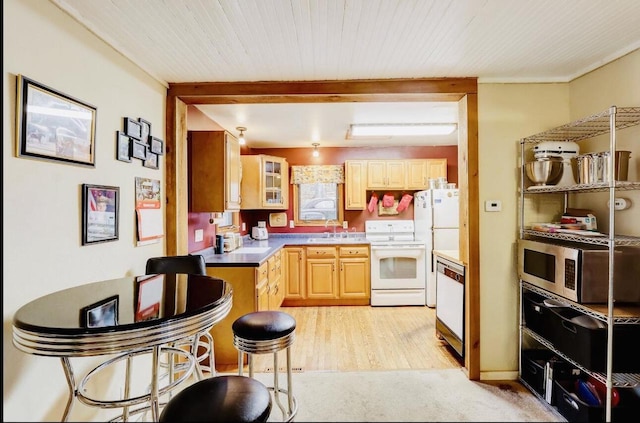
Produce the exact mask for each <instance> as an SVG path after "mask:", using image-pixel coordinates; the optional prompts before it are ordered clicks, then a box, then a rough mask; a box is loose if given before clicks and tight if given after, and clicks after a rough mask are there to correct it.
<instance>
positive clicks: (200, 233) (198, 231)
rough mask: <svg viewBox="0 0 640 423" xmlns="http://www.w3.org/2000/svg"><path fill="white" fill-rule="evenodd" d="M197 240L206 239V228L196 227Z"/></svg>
mask: <svg viewBox="0 0 640 423" xmlns="http://www.w3.org/2000/svg"><path fill="white" fill-rule="evenodd" d="M194 237H195V239H194V241H195V242H201V241H202V240H203V239H204V230H203V229H196V233H195V236H194Z"/></svg>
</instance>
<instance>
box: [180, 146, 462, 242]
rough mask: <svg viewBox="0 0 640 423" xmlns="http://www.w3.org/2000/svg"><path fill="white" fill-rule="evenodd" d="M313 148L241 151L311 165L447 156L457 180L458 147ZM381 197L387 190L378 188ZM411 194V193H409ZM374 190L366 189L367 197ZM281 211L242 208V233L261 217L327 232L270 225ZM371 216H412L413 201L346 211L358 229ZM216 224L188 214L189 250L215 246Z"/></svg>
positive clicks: (452, 177) (451, 174)
mask: <svg viewBox="0 0 640 423" xmlns="http://www.w3.org/2000/svg"><path fill="white" fill-rule="evenodd" d="M311 152H312V148H269V149H250V148H247V147H243V149H242V151H241V153H242V154H268V155H271V156H277V157H284V158H286V159H287V162H288V163H289V165H290V166H293V165H312V164H318V165H323V164H344V162H345V160H350V159H351V160H356V159H409V158H412V159H429V158H434V159H442V158H446V159H447V175H448V180H449V182H455V183H456V184H457V183H458V147H457V146H439V147H380V148H374V147H366V148H362V147H360V148H353V147H329V148H320V157H312V156H311ZM376 193H377V194H378V196H379V197H380V198H382V195H383V194H384V193H385V192H384V191H376ZM392 193H393V194H394V196H395V197H396V199H399V198H400V197H401V196H402V194H404V191H393V192H392ZM407 193H409V194H411V193H412V192H411V191H410V192H407ZM370 196H371V192H367V200H368V199H369V198H370ZM289 199H290V201H289V209H288V210H286V211H285V212H286V214H287V220H293V202H292V199H293V188H292V187H291V185H289ZM273 212H281V211H280V210H242V211H240V222H244V223H246V229H247V230H246V231H244V232H243V235H244V234H246V233H248V232H249V231H251V227H252V226H256V225H257V222H258V221H259V220H264V221H266V222H267V228H268V230H269V232H270V233H282V232H287V233H293V232H324V231H326V228H325V227H324V226H321V227H317V226H316V227H314V226H300V227H296V228H292V229H290V228H288V227H285V228H271V227H270V226H269V224H268V222H269V214H270V213H273ZM370 219H390V220H391V219H413V202H412V203H411V205H410V206H409V208H408V209H407V210H405V211H403V212H401V213H400V214H397V215H393V216H378V214H377V212H373V213H369V211H368V210H364V211H363V210H344V220H346V221H348V222H349V228H352V227H355V228H356V231H357V232H363V231H364V222H365V221H366V220H370ZM196 229H203V230H204V240H203V241H202V242H197V243H196V242H195V241H194V236H195V230H196ZM214 239H215V225H211V224H209V213H189V251H190V252H193V251H197V250H201V249H204V248H207V247H211V246H213V245H214V243H215V242H214Z"/></svg>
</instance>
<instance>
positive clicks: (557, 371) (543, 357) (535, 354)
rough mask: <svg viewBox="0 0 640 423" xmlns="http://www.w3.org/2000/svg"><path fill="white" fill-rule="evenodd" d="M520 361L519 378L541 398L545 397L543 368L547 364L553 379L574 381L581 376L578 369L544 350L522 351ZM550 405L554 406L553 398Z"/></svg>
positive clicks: (549, 351)
mask: <svg viewBox="0 0 640 423" xmlns="http://www.w3.org/2000/svg"><path fill="white" fill-rule="evenodd" d="M521 359H522V362H521V365H520V369H521V370H520V376H521V378H522V379H523V380H524V381H525V382H526V383H527V384H528V385H529V386H530V387H531V388H533V389H534V390H535V391H536V392H537V393H538V394H539V395H540V396H541V397H543V398H544V396H545V385H546V379H545V376H546V375H545V367H546V365H547V363H550V365H551V367H552V368H553V378H554V379H563V380H564V379H571V378H573V379H575V378H577V377H578V376H580V374H581V372H580V370H579V369H578V368H576V367H574V366H573V365H572V364H570V363H569V362H567V361H565V360H563V359H562V358H560V357H559V356H558V355H556V354H555V353H554V352H553V351H551V350H548V349H545V348H543V349H528V350H522V354H521ZM551 404H552V405H553V404H554V397H553V396H552V398H551Z"/></svg>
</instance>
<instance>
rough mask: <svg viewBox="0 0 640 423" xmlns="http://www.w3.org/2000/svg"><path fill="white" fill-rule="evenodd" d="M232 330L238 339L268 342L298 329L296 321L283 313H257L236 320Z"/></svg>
mask: <svg viewBox="0 0 640 423" xmlns="http://www.w3.org/2000/svg"><path fill="white" fill-rule="evenodd" d="M231 329H232V330H233V333H234V335H235V336H237V337H240V338H243V339H249V340H252V341H266V340H272V339H278V338H282V337H283V336H287V335H289V334H290V333H291V332H293V331H294V330H295V329H296V320H295V319H294V318H293V316H291V315H290V314H287V313H284V312H282V311H256V312H253V313H248V314H245V315H244V316H241V317H239V318H238V319H236V321H235V322H233V325H232V326H231Z"/></svg>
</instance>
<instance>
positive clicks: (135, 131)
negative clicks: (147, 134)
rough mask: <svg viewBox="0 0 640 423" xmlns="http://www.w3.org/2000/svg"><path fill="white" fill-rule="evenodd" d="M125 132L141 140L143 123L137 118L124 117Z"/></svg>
mask: <svg viewBox="0 0 640 423" xmlns="http://www.w3.org/2000/svg"><path fill="white" fill-rule="evenodd" d="M124 133H125V134H127V135H128V136H130V137H131V138H135V139H137V140H140V139H141V137H142V124H141V123H140V122H138V121H137V120H133V119H131V118H128V117H126V118H124Z"/></svg>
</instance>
